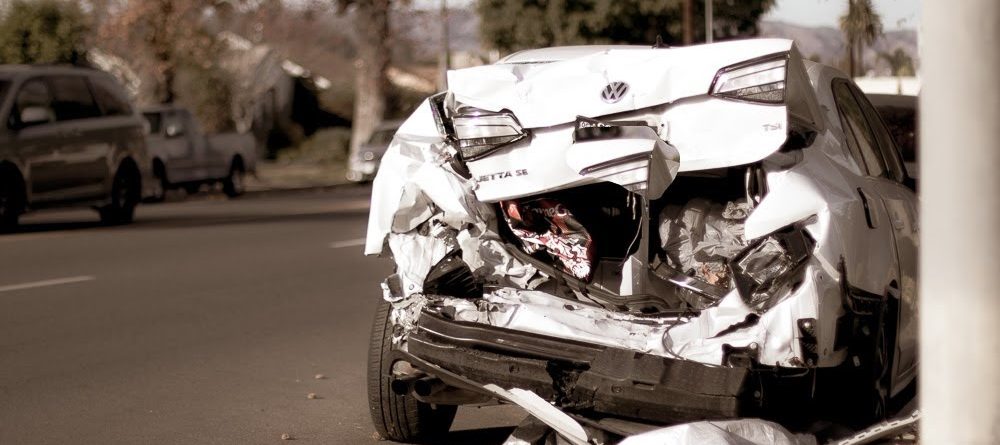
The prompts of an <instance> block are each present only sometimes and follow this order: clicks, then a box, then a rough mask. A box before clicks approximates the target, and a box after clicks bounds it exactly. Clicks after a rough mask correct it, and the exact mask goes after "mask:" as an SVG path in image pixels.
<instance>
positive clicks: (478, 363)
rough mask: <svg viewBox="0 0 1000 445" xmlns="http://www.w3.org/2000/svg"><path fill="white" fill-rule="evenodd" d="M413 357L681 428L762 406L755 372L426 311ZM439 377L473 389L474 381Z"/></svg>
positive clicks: (568, 403)
mask: <svg viewBox="0 0 1000 445" xmlns="http://www.w3.org/2000/svg"><path fill="white" fill-rule="evenodd" d="M408 352H409V355H411V356H413V357H414V358H417V359H419V360H417V363H414V364H415V365H416V366H418V367H419V365H420V362H421V361H422V362H426V363H429V364H432V365H435V366H439V367H441V368H443V369H444V370H446V371H449V372H450V373H454V374H456V375H458V376H461V377H463V378H465V379H468V380H471V381H474V382H477V383H480V384H488V383H493V384H496V385H498V386H501V387H504V388H511V387H518V388H523V389H528V390H531V391H533V392H535V393H537V394H538V395H539V396H541V397H543V398H546V399H548V400H550V401H554V402H555V403H556V404H557V405H558V406H560V407H561V408H563V409H566V410H571V411H577V412H594V413H601V414H606V415H613V416H621V417H629V418H634V419H641V420H647V421H655V422H681V421H689V420H696V419H717V418H730V417H736V416H741V415H745V414H747V411H748V409H749V408H751V407H752V406H755V405H756V404H755V403H753V399H752V396H753V395H752V393H753V392H754V391H752V390H749V389H748V388H749V387H750V386H751V385H750V382H751V380H752V379H750V378H749V376H750V370H749V369H748V368H737V367H720V366H709V365H704V364H701V363H697V362H693V361H689V360H675V359H671V358H666V357H660V356H655V355H650V354H644V353H640V352H635V351H629V350H625V349H619V348H613V347H607V346H601V345H594V344H589V343H582V342H576V341H570V340H564V339H559V338H555V337H547V336H540V335H535V334H530V333H525V332H521V331H515V330H510V329H504V328H498V327H493V326H488V325H481V324H475V323H467V322H460V321H455V320H450V319H446V318H444V317H441V316H440V315H437V314H435V313H431V312H427V311H425V312H423V313H422V314H421V316H420V318H419V319H418V321H417V329H416V330H415V331H413V332H412V333H411V334H410V336H409V339H408ZM426 371H428V372H431V373H433V370H426ZM439 374H440V373H439ZM445 374H448V373H445ZM438 377H439V378H441V379H442V380H444V381H445V382H446V383H449V384H452V385H454V386H463V387H468V385H467V383H468V382H467V381H449V376H448V375H443V376H442V375H439V376H438ZM452 380H457V379H454V378H452Z"/></svg>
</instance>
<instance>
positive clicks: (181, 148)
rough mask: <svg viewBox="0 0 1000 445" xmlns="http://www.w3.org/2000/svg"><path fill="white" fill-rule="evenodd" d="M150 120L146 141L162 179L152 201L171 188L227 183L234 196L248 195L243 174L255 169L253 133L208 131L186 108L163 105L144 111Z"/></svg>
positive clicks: (192, 190) (154, 168) (195, 188)
mask: <svg viewBox="0 0 1000 445" xmlns="http://www.w3.org/2000/svg"><path fill="white" fill-rule="evenodd" d="M142 114H143V116H145V118H146V121H147V122H149V136H148V140H147V145H148V146H149V154H150V158H151V159H152V162H153V164H152V172H153V175H154V176H155V177H156V179H157V182H158V185H159V186H158V187H157V190H156V193H154V196H153V198H152V199H153V200H162V199H163V198H164V196H165V194H166V192H167V190H170V189H175V188H183V189H185V190H186V191H187V192H188V193H195V192H197V191H198V190H199V189H200V188H201V185H202V184H215V183H222V190H223V191H224V192H225V193H226V195H228V196H230V197H236V196H239V195H241V194H243V191H244V177H245V176H246V174H247V173H250V172H253V171H255V169H256V164H257V155H256V150H255V144H254V139H253V136H251V135H249V134H239V133H220V134H215V135H205V134H203V133H202V132H201V130H200V128H199V127H198V123H197V120H196V119H195V118H194V116H193V115H192V114H191V112H190V111H188V110H187V109H184V108H181V107H177V106H171V105H164V106H160V107H155V108H150V109H147V110H144V111H143V113H142Z"/></svg>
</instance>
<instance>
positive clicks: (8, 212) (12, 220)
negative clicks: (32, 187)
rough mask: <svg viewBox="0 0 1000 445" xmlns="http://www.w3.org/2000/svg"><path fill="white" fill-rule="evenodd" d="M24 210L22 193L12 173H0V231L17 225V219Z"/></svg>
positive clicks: (6, 230)
mask: <svg viewBox="0 0 1000 445" xmlns="http://www.w3.org/2000/svg"><path fill="white" fill-rule="evenodd" d="M23 211H24V193H22V191H21V184H20V181H19V180H18V178H17V177H15V176H13V175H0V232H8V231H10V230H13V229H14V228H15V227H17V219H18V217H20V216H21V212H23Z"/></svg>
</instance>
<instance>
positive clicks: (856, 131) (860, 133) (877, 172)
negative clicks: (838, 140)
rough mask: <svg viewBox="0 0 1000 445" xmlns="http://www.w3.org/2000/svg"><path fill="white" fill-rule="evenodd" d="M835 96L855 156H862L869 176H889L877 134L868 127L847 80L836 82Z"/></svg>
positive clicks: (834, 86)
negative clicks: (876, 137)
mask: <svg viewBox="0 0 1000 445" xmlns="http://www.w3.org/2000/svg"><path fill="white" fill-rule="evenodd" d="M833 97H834V99H835V100H836V102H837V111H838V112H839V114H840V123H841V126H843V127H844V137H845V138H846V139H847V144H848V145H850V146H851V151H852V152H853V153H854V156H855V157H858V156H860V157H861V159H859V160H860V161H861V162H862V163H863V164H864V166H865V169H866V170H867V171H868V176H880V177H889V174H888V173H887V170H886V167H885V161H883V160H882V155H881V154H880V153H879V147H878V142H877V141H876V139H875V135H874V134H873V133H872V131H871V129H870V128H869V127H868V121H867V120H866V119H865V113H864V111H862V110H861V106H860V105H858V102H857V100H856V99H855V98H854V95H853V94H851V90H850V88H849V86H848V84H847V82H837V81H835V82H834V84H833Z"/></svg>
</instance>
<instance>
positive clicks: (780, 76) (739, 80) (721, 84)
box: [709, 53, 788, 104]
mask: <svg viewBox="0 0 1000 445" xmlns="http://www.w3.org/2000/svg"><path fill="white" fill-rule="evenodd" d="M787 66H788V53H778V54H772V55H768V56H764V57H760V58H757V59H753V60H748V61H746V62H740V63H738V64H735V65H730V66H727V67H725V68H723V69H721V70H719V72H718V73H716V75H715V80H713V81H712V86H711V88H709V94H711V95H713V96H717V97H723V98H727V99H736V100H745V101H748V102H758V103H766V104H780V103H783V102H784V101H785V72H786V69H787Z"/></svg>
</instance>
